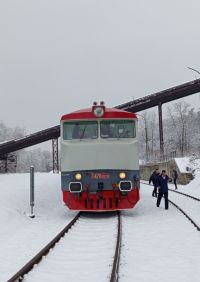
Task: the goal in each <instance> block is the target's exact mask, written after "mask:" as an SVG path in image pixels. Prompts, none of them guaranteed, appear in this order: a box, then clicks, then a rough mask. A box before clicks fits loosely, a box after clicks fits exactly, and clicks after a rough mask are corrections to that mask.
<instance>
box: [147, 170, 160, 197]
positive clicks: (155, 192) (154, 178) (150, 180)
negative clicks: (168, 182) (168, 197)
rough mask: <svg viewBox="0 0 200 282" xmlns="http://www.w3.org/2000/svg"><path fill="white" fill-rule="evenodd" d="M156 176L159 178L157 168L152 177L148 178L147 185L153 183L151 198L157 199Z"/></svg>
mask: <svg viewBox="0 0 200 282" xmlns="http://www.w3.org/2000/svg"><path fill="white" fill-rule="evenodd" d="M158 176H159V171H158V168H157V169H156V170H154V172H153V173H152V175H151V176H150V178H149V184H151V182H153V187H154V188H153V192H152V197H157V188H158Z"/></svg>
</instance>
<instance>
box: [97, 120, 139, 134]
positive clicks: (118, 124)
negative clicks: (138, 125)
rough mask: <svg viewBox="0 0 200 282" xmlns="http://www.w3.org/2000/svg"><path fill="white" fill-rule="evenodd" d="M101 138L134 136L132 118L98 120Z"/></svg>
mask: <svg viewBox="0 0 200 282" xmlns="http://www.w3.org/2000/svg"><path fill="white" fill-rule="evenodd" d="M100 135H101V138H135V137H136V133H135V122H134V120H104V121H101V122H100Z"/></svg>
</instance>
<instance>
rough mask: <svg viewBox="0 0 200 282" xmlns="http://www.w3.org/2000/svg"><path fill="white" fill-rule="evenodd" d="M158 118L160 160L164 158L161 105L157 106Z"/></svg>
mask: <svg viewBox="0 0 200 282" xmlns="http://www.w3.org/2000/svg"><path fill="white" fill-rule="evenodd" d="M158 117H159V134H160V159H161V160H162V159H163V156H164V139H163V121H162V103H161V102H160V103H159V104H158Z"/></svg>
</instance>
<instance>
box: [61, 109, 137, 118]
mask: <svg viewBox="0 0 200 282" xmlns="http://www.w3.org/2000/svg"><path fill="white" fill-rule="evenodd" d="M96 118H97V117H96V116H95V115H94V113H93V108H92V107H91V108H87V109H82V110H79V111H75V112H72V113H69V114H66V115H63V116H62V118H61V120H68V119H96ZM101 118H137V116H136V114H134V113H130V112H127V111H123V110H118V109H116V108H107V107H105V113H104V115H103V117H101Z"/></svg>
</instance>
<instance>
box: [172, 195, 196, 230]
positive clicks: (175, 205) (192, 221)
mask: <svg viewBox="0 0 200 282" xmlns="http://www.w3.org/2000/svg"><path fill="white" fill-rule="evenodd" d="M168 201H169V202H170V203H171V204H172V205H173V206H174V207H176V208H177V209H178V210H179V211H180V212H181V213H182V214H184V216H185V217H186V218H187V219H188V220H189V221H190V222H191V223H192V224H193V225H194V226H195V227H196V228H197V230H198V231H200V227H199V226H198V225H197V224H196V223H195V222H194V220H193V219H192V218H191V217H190V216H189V215H188V214H187V213H186V212H184V210H183V209H181V208H180V207H179V206H178V205H177V204H175V203H174V202H172V201H171V200H169V199H168Z"/></svg>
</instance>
